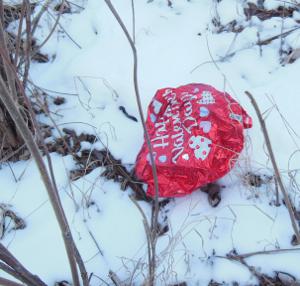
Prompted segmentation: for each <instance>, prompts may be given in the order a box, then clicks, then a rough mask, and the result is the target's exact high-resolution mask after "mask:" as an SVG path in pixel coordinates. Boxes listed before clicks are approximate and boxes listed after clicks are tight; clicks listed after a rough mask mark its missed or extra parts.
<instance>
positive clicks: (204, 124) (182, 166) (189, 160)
mask: <svg viewBox="0 0 300 286" xmlns="http://www.w3.org/2000/svg"><path fill="white" fill-rule="evenodd" d="M146 125H147V129H148V132H149V135H150V139H151V144H152V148H153V157H154V159H155V165H156V168H157V173H158V184H159V196H160V197H178V196H184V195H187V194H190V193H191V192H193V191H195V190H196V189H198V188H199V187H201V186H203V185H206V184H207V183H210V182H214V181H216V180H218V179H219V178H221V177H223V176H224V175H226V174H227V173H228V172H229V171H230V170H231V169H232V167H233V166H234V164H235V162H236V160H237V158H238V156H239V154H240V152H241V151H242V149H243V146H244V134H243V131H244V129H245V128H251V126H252V119H251V117H249V115H248V114H247V113H246V111H245V110H244V109H243V108H242V107H241V106H240V105H239V104H238V103H237V102H236V101H235V100H234V99H233V98H232V97H231V96H230V95H229V94H228V93H225V92H221V91H218V90H216V89H215V88H213V87H212V86H209V85H205V84H188V85H184V86H180V87H178V88H164V89H160V90H158V91H157V92H156V94H155V96H154V98H153V99H152V101H151V103H150V105H149V108H148V115H147V120H146ZM135 171H136V175H137V177H138V178H139V179H141V180H142V181H144V182H146V183H147V184H148V190H147V194H148V195H150V196H154V195H155V190H154V181H153V174H152V168H151V163H150V154H149V150H148V147H147V143H146V142H144V144H143V146H142V148H141V150H140V152H139V154H138V156H137V162H136V169H135Z"/></svg>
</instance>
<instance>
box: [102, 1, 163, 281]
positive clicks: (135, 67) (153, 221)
mask: <svg viewBox="0 0 300 286" xmlns="http://www.w3.org/2000/svg"><path fill="white" fill-rule="evenodd" d="M104 1H105V3H106V4H107V6H108V8H109V9H110V11H111V12H112V14H113V15H114V17H115V18H116V20H117V22H118V23H119V25H120V27H121V29H122V30H123V32H124V34H125V36H126V38H127V40H128V42H129V44H130V47H131V50H132V54H133V60H134V64H133V81H134V90H135V96H136V102H137V105H138V110H139V115H140V119H141V122H142V126H143V130H144V136H145V140H146V143H147V146H148V149H149V154H150V163H151V168H152V174H153V179H154V189H155V198H154V207H153V208H152V217H151V244H152V246H151V249H152V253H151V261H149V277H148V279H149V281H148V283H149V285H154V280H155V269H156V252H155V248H156V240H157V225H158V212H159V204H158V196H159V187H158V176H157V169H156V164H155V161H154V157H153V148H152V144H151V140H150V136H149V133H148V130H147V126H146V124H145V119H144V118H145V117H144V113H143V108H142V103H141V97H140V92H139V85H138V57H137V50H136V47H135V44H134V42H133V40H132V38H131V37H130V34H129V32H128V30H127V28H126V26H125V25H124V22H123V21H122V19H121V18H120V16H119V14H118V12H117V11H116V9H115V8H114V6H113V5H112V3H111V1H110V0H104Z"/></svg>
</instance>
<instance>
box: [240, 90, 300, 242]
mask: <svg viewBox="0 0 300 286" xmlns="http://www.w3.org/2000/svg"><path fill="white" fill-rule="evenodd" d="M245 93H246V95H247V96H248V97H249V99H250V101H251V103H252V105H253V107H254V109H255V112H256V115H257V117H258V120H259V123H260V126H261V129H262V132H263V135H264V138H265V142H266V147H267V149H268V152H269V155H270V159H271V162H272V165H273V169H274V172H275V177H276V180H277V182H278V185H279V187H280V190H281V192H282V194H283V198H284V202H285V205H286V206H287V209H288V212H289V215H290V219H291V223H292V226H293V229H294V232H295V236H296V240H297V242H298V244H300V233H299V228H298V226H297V222H296V218H295V214H294V211H293V209H294V208H293V206H292V203H291V200H290V198H289V195H288V193H287V191H286V189H285V187H284V184H283V182H282V179H281V175H280V171H279V168H278V166H277V163H276V159H275V155H274V153H273V148H272V144H271V141H270V138H269V133H268V130H267V127H266V123H265V121H264V119H263V118H262V115H261V111H260V109H259V107H258V105H257V102H256V100H255V99H254V97H253V95H252V94H251V93H250V92H248V91H246V92H245Z"/></svg>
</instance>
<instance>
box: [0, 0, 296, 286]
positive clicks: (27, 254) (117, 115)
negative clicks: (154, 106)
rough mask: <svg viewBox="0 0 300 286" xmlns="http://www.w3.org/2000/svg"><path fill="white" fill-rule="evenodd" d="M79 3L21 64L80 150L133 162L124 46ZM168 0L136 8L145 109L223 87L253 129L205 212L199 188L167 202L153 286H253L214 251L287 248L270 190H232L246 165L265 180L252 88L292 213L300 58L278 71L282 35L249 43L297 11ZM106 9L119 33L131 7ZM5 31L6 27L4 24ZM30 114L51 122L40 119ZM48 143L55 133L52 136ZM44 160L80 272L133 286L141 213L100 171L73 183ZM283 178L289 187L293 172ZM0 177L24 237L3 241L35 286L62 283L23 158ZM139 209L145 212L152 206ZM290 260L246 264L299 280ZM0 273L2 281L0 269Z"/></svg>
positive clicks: (43, 198) (44, 205) (30, 168)
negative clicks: (250, 12) (174, 93)
mask: <svg viewBox="0 0 300 286" xmlns="http://www.w3.org/2000/svg"><path fill="white" fill-rule="evenodd" d="M79 2H80V5H82V6H85V9H84V10H82V11H81V12H78V13H76V14H63V15H62V16H61V21H60V25H61V26H62V27H63V28H64V29H65V30H66V31H67V32H68V34H69V35H70V36H71V37H72V40H71V39H70V38H69V36H67V35H66V34H65V33H64V32H63V31H62V30H61V28H60V27H59V28H58V29H57V30H56V33H55V34H54V35H53V36H52V37H51V38H50V40H49V41H48V42H47V43H46V45H44V46H43V48H42V52H44V53H46V54H48V55H49V56H50V58H51V60H50V62H48V63H43V64H39V63H33V64H32V67H31V71H30V78H31V80H32V81H33V82H34V83H35V84H36V85H37V86H39V87H41V88H44V89H46V90H48V92H49V94H50V95H53V96H56V95H58V93H65V94H64V95H63V96H64V97H65V99H66V103H65V104H63V105H59V106H56V105H54V104H53V103H51V102H50V103H49V108H50V110H51V111H52V116H53V119H54V120H55V122H56V124H57V125H58V126H59V128H65V127H67V128H71V129H74V130H75V131H76V132H77V134H80V133H82V132H83V133H89V134H94V135H96V136H97V137H98V139H99V141H97V142H96V143H94V144H91V143H87V142H83V143H81V150H85V149H89V148H91V147H93V148H96V149H101V148H103V147H104V146H105V147H108V148H109V150H110V152H112V154H113V155H114V156H115V157H116V158H117V159H121V160H122V162H123V163H124V164H128V165H129V166H133V165H134V163H135V158H136V155H137V153H138V152H139V149H140V147H141V145H142V143H143V130H142V127H141V124H140V120H139V123H136V122H134V121H132V120H130V119H128V118H126V117H125V115H124V114H123V113H122V112H121V111H120V110H119V106H124V107H125V108H126V110H127V112H128V113H129V114H131V115H133V116H135V117H136V118H138V110H137V106H136V101H135V96H134V89H133V80H132V72H133V66H132V65H133V58H132V54H131V50H130V46H129V44H128V42H127V40H126V38H125V36H124V34H123V32H122V30H121V29H120V27H119V25H118V24H117V22H116V20H115V19H114V17H113V16H112V14H111V12H110V11H109V10H108V8H107V7H106V5H105V3H104V1H97V0H88V1H78V3H79ZM172 2H173V8H170V7H168V5H167V1H152V2H150V3H147V1H135V10H136V15H135V16H136V27H135V31H136V35H135V36H136V47H137V51H138V59H139V69H138V73H139V86H140V92H141V96H142V105H143V109H144V112H146V110H147V106H148V103H149V102H150V100H151V98H152V97H153V95H154V93H155V91H156V90H157V89H159V88H162V87H167V86H173V87H176V86H179V85H182V84H186V83H190V82H202V83H208V84H211V85H213V86H215V87H216V88H218V89H220V90H226V91H227V92H229V93H230V94H231V95H232V96H233V97H234V98H235V99H236V100H238V101H239V102H240V103H241V105H242V106H243V107H244V108H245V109H246V110H247V111H248V112H249V113H250V114H251V116H252V118H253V121H254V125H253V128H252V129H251V130H249V131H246V133H245V136H246V146H245V150H244V152H243V154H241V156H240V160H239V162H238V164H237V166H236V167H235V168H234V169H233V170H232V172H231V173H230V174H229V175H227V176H226V177H225V178H223V179H222V180H221V183H222V184H224V185H225V186H226V188H225V189H224V190H222V193H221V195H222V201H221V203H220V205H219V206H218V207H217V208H212V207H211V206H210V205H209V204H208V201H207V195H206V194H204V193H201V192H194V193H193V194H191V195H190V196H186V197H183V198H177V199H174V200H173V201H171V202H170V203H169V204H168V205H167V207H166V208H167V209H168V212H167V214H168V225H169V231H168V232H167V233H166V234H164V235H163V236H162V237H160V238H159V239H158V242H157V253H158V269H157V285H168V284H171V283H176V282H177V283H178V282H182V281H186V282H187V284H188V285H207V284H208V283H209V281H210V280H214V281H218V282H222V281H225V282H226V283H229V285H230V283H232V282H234V281H236V282H238V283H239V284H240V285H249V284H252V285H253V284H254V285H255V284H256V283H257V280H256V278H254V277H253V275H252V274H251V273H250V271H249V270H248V269H247V268H245V267H244V266H243V265H241V264H239V263H238V262H233V261H229V260H228V259H226V258H224V257H225V256H226V254H227V253H229V252H230V251H232V250H233V249H235V250H236V251H237V253H239V254H243V253H249V252H255V251H262V250H273V249H277V248H292V246H291V245H290V240H291V236H292V234H293V230H292V227H291V224H290V220H289V216H288V212H287V209H286V207H285V206H284V205H283V204H281V206H280V207H275V206H274V204H272V202H274V198H275V186H274V183H273V182H270V183H268V184H266V185H264V186H262V187H260V188H255V187H249V186H247V185H246V184H245V183H244V182H243V175H244V174H245V173H247V172H249V171H252V172H261V173H262V174H272V165H271V163H270V160H269V157H268V155H267V152H266V147H265V144H264V139H263V136H262V133H261V129H260V126H259V122H258V120H257V117H256V115H255V111H254V109H253V107H252V106H251V103H250V101H249V99H248V98H247V96H246V95H245V94H244V91H245V90H248V91H250V92H251V93H253V95H254V96H255V98H256V99H257V102H258V104H259V106H260V108H261V110H262V112H263V113H264V116H265V119H266V124H267V126H268V130H269V133H270V138H271V141H272V145H273V148H274V152H275V154H276V159H277V162H278V164H279V167H280V169H281V171H282V173H283V176H284V179H285V184H286V186H287V187H288V188H289V190H290V192H291V194H292V196H291V197H292V198H293V200H294V201H295V203H296V207H299V190H297V188H295V186H294V185H292V182H293V181H291V178H290V175H291V173H289V172H291V171H294V173H295V174H296V175H297V174H298V173H299V172H298V170H299V160H300V157H299V156H300V155H299V152H298V150H299V144H300V139H299V138H300V137H299V136H298V134H300V125H299V111H298V109H299V108H298V107H299V106H300V97H299V96H297V94H298V93H299V92H300V88H299V83H298V81H299V79H298V77H299V75H298V74H299V68H300V62H299V61H295V62H294V63H293V64H287V65H282V64H281V62H280V56H279V50H280V45H281V44H280V38H278V39H277V40H274V41H272V42H271V43H270V44H269V45H266V46H261V47H258V46H257V45H256V42H257V41H258V40H259V38H258V33H259V37H260V40H264V39H268V38H270V37H272V36H275V35H278V34H280V33H281V29H282V22H283V27H284V31H287V30H289V29H291V28H293V27H294V26H295V25H296V22H295V21H296V20H298V18H299V13H297V12H294V17H293V18H290V19H285V20H284V21H282V20H281V19H280V18H272V19H269V20H266V21H260V20H259V19H258V18H256V17H253V18H252V19H251V20H250V21H248V22H247V21H246V18H245V17H244V16H243V7H244V6H243V5H244V2H245V1H242V0H240V1H239V0H223V1H221V2H220V3H217V1H213V0H201V1H200V0H199V1H196V0H194V1H186V2H185V1H172ZM177 2H178V3H177ZM248 2H250V1H248ZM252 2H256V1H252ZM75 3H76V2H75ZM113 3H114V5H115V6H116V9H117V10H118V11H119V13H120V15H121V18H122V19H123V20H124V22H125V24H126V26H127V28H128V30H129V32H130V33H131V31H132V14H131V9H130V1H125V0H114V1H113ZM281 4H282V3H281V1H275V0H274V1H271V0H268V1H265V3H264V5H265V7H266V8H268V9H275V8H276V7H278V6H279V5H281ZM286 5H288V4H286ZM216 11H217V13H218V17H220V23H221V24H223V25H226V24H228V23H229V22H231V21H233V20H237V22H238V23H239V24H243V25H244V27H245V29H244V30H243V31H242V32H241V33H239V34H234V33H232V32H224V33H216V32H215V29H214V28H213V26H212V24H211V20H212V18H213V17H215V13H216ZM53 24H54V20H53V19H52V18H51V17H49V15H47V14H46V15H45V16H44V17H43V19H42V25H41V27H40V28H39V29H38V31H37V37H38V41H39V42H42V41H43V39H44V38H45V37H46V36H47V35H48V33H49V31H50V30H51V27H52V25H53ZM10 29H12V30H13V29H14V27H13V24H12V25H11V27H10ZM299 36H300V32H299V31H298V30H297V31H295V32H293V33H291V34H290V35H289V36H287V37H286V39H285V41H286V42H285V44H286V45H287V46H289V47H292V48H297V47H299ZM74 41H75V42H76V44H75V43H74ZM59 95H60V94H59ZM60 96H61V95H60ZM277 108H278V109H277ZM38 119H39V120H40V121H41V122H45V123H49V124H51V120H50V119H49V118H48V117H46V116H45V115H39V117H38ZM54 136H59V134H58V132H56V133H54ZM49 140H53V138H50V139H49ZM51 158H52V161H53V165H54V171H55V178H56V181H57V184H58V187H59V193H60V196H61V200H62V202H63V206H64V209H65V212H66V214H67V217H68V220H69V222H70V225H71V229H72V232H73V236H74V238H75V241H76V244H77V245H78V248H79V251H80V253H81V254H82V257H83V260H84V261H85V264H86V267H87V270H88V272H89V273H93V274H94V275H93V276H92V278H91V285H105V283H104V282H103V281H106V283H111V281H110V279H109V277H108V272H109V270H113V271H114V272H115V273H116V274H117V275H118V276H119V278H120V279H121V280H127V282H128V281H129V280H130V279H131V278H132V279H133V281H134V283H135V285H142V283H143V281H144V278H145V275H147V240H146V235H145V231H144V227H143V218H142V216H141V213H140V212H139V210H138V209H137V207H136V206H135V205H134V204H133V202H132V201H131V199H130V197H129V195H130V193H131V191H130V190H127V191H125V192H123V191H121V190H120V185H119V184H118V183H115V182H112V181H108V180H106V179H104V178H103V177H101V176H100V174H101V173H102V172H103V170H104V169H103V168H102V167H101V168H96V169H95V170H94V171H93V172H91V173H89V174H87V175H85V176H84V177H82V178H80V179H79V180H77V181H75V182H71V181H70V180H69V179H68V178H69V176H68V172H69V171H70V170H72V169H74V168H75V162H74V160H73V159H72V157H71V156H64V157H63V156H60V155H58V154H55V153H52V154H51ZM14 178H17V180H16V181H15V179H14ZM295 179H298V181H299V174H298V177H297V176H295ZM0 182H1V186H2V190H3V191H1V203H5V204H10V205H12V206H13V209H14V210H15V211H16V212H17V213H18V214H19V215H20V216H21V217H22V218H24V219H25V221H26V223H27V227H26V228H25V229H24V230H17V231H11V232H10V233H8V234H7V235H6V236H5V237H4V238H3V240H2V243H4V244H5V245H6V246H8V248H9V250H10V251H11V252H12V253H13V254H15V255H16V256H17V257H18V259H19V260H20V261H21V262H22V263H23V264H24V265H26V267H27V268H28V269H29V270H30V271H32V272H33V273H36V274H38V275H39V276H40V277H41V278H42V279H43V280H44V281H46V283H47V284H49V285H51V284H53V283H54V282H55V281H59V280H70V277H71V275H70V273H69V268H68V263H67V258H66V254H65V250H64V248H63V242H62V239H61V236H60V231H59V229H58V226H57V223H56V221H55V217H54V214H53V211H52V209H51V206H50V204H49V201H48V197H47V195H46V191H45V187H44V186H43V183H42V181H41V179H40V176H39V174H38V172H37V168H36V166H35V164H34V162H33V161H32V160H30V161H20V162H16V163H10V165H8V164H6V163H3V164H2V168H1V170H0ZM270 203H271V204H270ZM139 205H140V206H141V208H142V210H143V211H144V212H145V214H146V216H147V217H148V218H150V216H151V207H150V205H149V204H147V203H145V202H139ZM95 241H97V245H96V243H95ZM99 248H100V250H101V253H102V254H101V253H99ZM33 253H34V259H33ZM299 258H300V252H298V251H294V252H286V253H280V254H274V255H273V254H272V255H257V256H252V257H251V258H249V259H247V262H248V263H249V265H253V266H256V267H259V269H260V271H262V273H266V274H268V275H270V276H272V275H273V274H274V273H273V271H275V270H278V271H283V272H288V273H290V274H292V275H294V276H295V277H297V278H298V279H300V275H299V269H298V268H297V265H298V263H297V261H299ZM0 276H5V274H4V273H2V272H1V271H0ZM131 276H132V277H131ZM97 277H100V278H101V279H102V280H99V278H97Z"/></svg>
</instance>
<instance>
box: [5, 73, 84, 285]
mask: <svg viewBox="0 0 300 286" xmlns="http://www.w3.org/2000/svg"><path fill="white" fill-rule="evenodd" d="M0 98H1V101H2V102H3V104H4V105H5V107H6V109H7V111H8V112H9V114H10V116H11V118H12V119H13V121H14V122H15V124H16V126H17V129H18V130H19V132H20V134H21V136H22V137H23V139H24V142H25V144H26V145H27V147H28V149H29V151H30V153H31V155H32V157H33V158H34V160H35V162H36V164H37V166H38V169H39V171H40V174H41V177H42V179H43V182H44V184H45V187H46V190H47V192H48V196H49V199H50V202H51V204H52V207H53V209H54V213H55V216H56V219H57V221H58V224H59V226H60V229H61V233H62V236H63V239H64V243H65V247H66V251H67V254H68V258H69V263H70V267H71V273H72V279H73V283H74V286H79V285H80V283H79V278H78V272H77V266H76V261H75V257H74V255H73V253H74V250H73V246H72V243H71V241H73V239H72V234H71V231H70V228H69V225H68V222H67V220H66V217H65V214H64V212H63V209H62V206H61V202H60V199H59V197H58V196H57V194H56V192H55V190H54V186H53V183H52V182H51V180H50V178H49V175H48V171H47V169H46V166H45V163H44V161H43V158H42V156H41V154H40V151H39V148H38V146H37V144H36V142H35V140H34V138H33V136H32V134H31V131H30V129H29V127H28V126H27V124H26V122H25V120H24V118H23V117H22V115H21V113H20V111H19V109H18V108H17V106H16V104H15V101H14V100H13V97H12V95H11V94H10V92H9V91H8V89H7V87H6V85H5V82H4V81H3V79H2V78H1V77H0Z"/></svg>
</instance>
